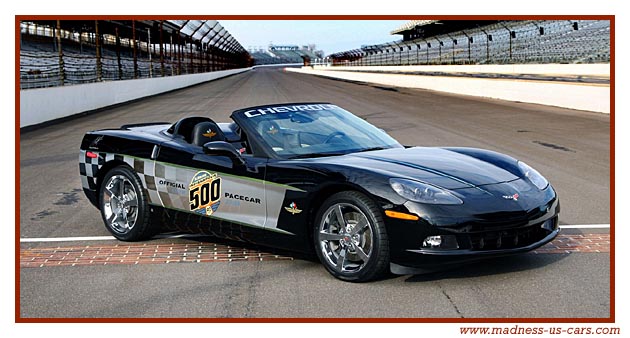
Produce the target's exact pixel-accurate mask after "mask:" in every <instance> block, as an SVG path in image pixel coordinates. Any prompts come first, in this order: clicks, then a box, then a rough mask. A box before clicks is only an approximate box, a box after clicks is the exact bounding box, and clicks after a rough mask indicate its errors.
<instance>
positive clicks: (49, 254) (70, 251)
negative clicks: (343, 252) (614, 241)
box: [20, 234, 610, 268]
mask: <svg viewBox="0 0 630 338" xmlns="http://www.w3.org/2000/svg"><path fill="white" fill-rule="evenodd" d="M606 252H610V235H609V234H581V235H559V236H558V237H557V238H556V239H555V240H554V241H553V242H551V243H549V244H547V245H545V246H543V247H540V248H538V249H536V250H535V251H533V252H532V253H533V254H569V253H606ZM274 260H293V257H290V256H282V255H277V254H273V253H268V252H262V251H258V250H253V249H245V248H240V247H235V246H230V245H223V244H217V243H206V242H200V243H194V244H176V243H167V244H148V243H145V244H128V245H127V244H122V245H121V244H115V245H93V246H92V245H87V246H71V247H60V246H57V247H45V248H44V247H34V248H26V249H21V250H20V267H23V268H37V267H50V266H83V265H118V264H128V265H129V264H167V263H207V262H238V261H274Z"/></svg>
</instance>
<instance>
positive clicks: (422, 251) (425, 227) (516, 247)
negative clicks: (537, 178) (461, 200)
mask: <svg viewBox="0 0 630 338" xmlns="http://www.w3.org/2000/svg"><path fill="white" fill-rule="evenodd" d="M545 206H547V207H545V208H542V207H541V208H536V209H535V210H536V213H532V212H531V211H530V212H523V216H522V217H523V218H522V219H521V220H519V221H516V220H515V219H514V218H512V219H509V218H506V219H505V221H504V222H499V221H497V220H496V219H495V220H493V221H492V222H491V223H488V222H487V223H481V222H475V221H473V220H472V219H471V221H469V222H464V223H458V224H455V225H451V226H448V225H446V226H434V225H431V224H429V223H428V222H426V221H424V220H422V219H421V220H420V221H413V222H412V221H402V220H392V219H389V220H386V226H387V231H388V236H389V239H390V260H391V263H392V264H391V270H392V272H393V273H395V274H415V273H422V272H429V271H436V270H443V269H445V268H448V266H451V265H461V264H462V263H466V262H471V261H477V260H481V259H485V258H490V257H498V256H506V255H513V254H518V253H523V252H528V251H531V250H534V249H536V248H538V247H541V246H543V245H545V244H547V243H549V242H551V241H552V240H553V239H554V238H555V237H556V236H557V235H558V233H559V232H560V228H559V226H558V214H559V212H560V205H559V202H558V200H557V198H554V199H553V200H551V201H549V202H548V203H546V204H545ZM543 210H544V211H543ZM458 219H461V215H458ZM427 238H439V239H440V240H439V241H437V243H440V242H441V244H437V245H436V244H435V243H429V244H427V243H426V242H425V239H427Z"/></svg>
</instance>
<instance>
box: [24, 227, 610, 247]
mask: <svg viewBox="0 0 630 338" xmlns="http://www.w3.org/2000/svg"><path fill="white" fill-rule="evenodd" d="M560 228H561V229H607V228H610V224H577V225H561V226H560ZM195 237H208V236H207V235H197V234H178V235H169V234H163V235H157V236H155V238H195ZM115 239H116V238H114V237H113V236H92V237H52V238H46V237H40V238H20V243H45V242H82V241H83V242H85V241H112V240H115Z"/></svg>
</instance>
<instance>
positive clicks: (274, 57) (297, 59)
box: [249, 44, 324, 65]
mask: <svg viewBox="0 0 630 338" xmlns="http://www.w3.org/2000/svg"><path fill="white" fill-rule="evenodd" d="M249 52H250V55H251V56H252V59H253V60H254V64H255V65H267V64H284V63H303V62H305V60H313V59H318V58H321V57H322V56H323V54H324V52H323V51H321V50H316V47H315V45H307V46H301V47H300V46H297V45H273V44H270V45H269V47H268V48H267V50H262V49H257V50H251V49H250V50H249Z"/></svg>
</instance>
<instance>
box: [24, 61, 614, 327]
mask: <svg viewBox="0 0 630 338" xmlns="http://www.w3.org/2000/svg"><path fill="white" fill-rule="evenodd" d="M300 101H325V102H331V103H334V104H337V105H339V106H341V107H344V108H345V109H347V110H349V111H351V112H353V113H355V114H357V115H359V116H361V117H363V118H366V119H367V120H368V121H369V122H371V123H373V124H375V125H377V126H378V127H380V128H383V129H384V130H386V131H387V132H388V133H389V134H390V135H392V136H393V137H394V138H396V139H398V140H399V141H400V142H401V143H403V144H407V145H422V146H470V147H480V148H486V149H491V150H496V151H499V152H503V153H506V154H509V155H512V156H514V157H516V158H519V159H522V160H524V161H525V162H527V163H528V164H530V165H532V166H533V167H535V168H537V169H538V170H539V171H540V172H541V173H543V174H544V175H545V176H546V177H547V178H548V179H549V181H550V182H551V183H552V184H553V185H554V187H555V188H556V190H557V191H558V194H559V196H560V199H561V205H562V211H561V216H560V223H561V224H606V223H609V222H610V116H608V115H605V114H599V113H591V112H583V111H575V110H569V109H562V108H556V107H548V106H541V105H534V104H524V103H513V102H505V101H499V100H491V99H479V98H471V97H465V96H457V95H449V94H443V93H436V92H432V91H426V90H413V89H401V88H389V87H379V86H373V85H367V84H356V83H348V82H343V81H336V80H331V79H325V78H320V77H315V76H310V75H303V74H295V73H288V72H283V71H282V70H280V69H262V68H259V69H256V70H253V71H250V72H246V73H243V74H239V75H234V76H231V77H228V78H224V79H221V80H217V81H213V82H209V83H205V84H201V85H197V86H194V87H190V88H187V89H183V90H178V91H175V92H171V93H167V94H163V95H159V96H155V97H151V98H147V99H143V100H140V101H137V102H134V103H130V104H125V105H121V106H118V107H114V108H111V109H105V110H103V111H100V112H98V113H94V114H91V115H88V116H84V117H80V118H76V119H73V120H70V121H66V122H63V123H59V124H55V125H51V126H47V127H44V128H40V129H37V130H34V131H30V132H26V133H22V134H21V139H20V237H21V238H33V237H73V236H105V235H109V233H108V232H107V231H106V230H105V228H104V225H103V224H102V220H101V218H100V214H99V212H98V210H97V209H95V208H94V207H92V206H91V205H90V204H89V202H88V201H87V199H86V198H85V197H84V196H83V193H82V191H81V183H80V180H79V175H78V149H79V144H80V142H81V138H82V136H83V134H84V133H85V132H86V131H89V130H94V129H102V128H110V127H114V128H115V127H119V126H120V125H123V124H127V123H141V122H150V121H166V122H173V121H176V120H177V119H179V118H181V117H184V116H193V115H207V116H210V117H212V118H213V119H214V120H215V121H217V122H224V121H228V119H229V114H230V113H231V111H233V110H235V109H238V108H243V107H247V106H253V105H260V104H267V103H278V102H300ZM581 231H582V232H584V233H592V232H598V231H589V230H584V229H582V230H581ZM154 241H160V240H154ZM177 241H179V242H181V243H190V241H191V240H190V239H179V240H177ZM149 243H153V241H149ZM57 245H61V244H58V243H52V244H51V243H37V244H34V243H22V244H21V248H22V249H27V248H29V247H42V246H57ZM64 245H70V244H67V243H66V244H64ZM72 245H89V243H78V244H77V243H73V244H72ZM609 262H610V259H609V254H608V253H571V254H538V255H536V254H526V255H521V256H515V257H509V258H499V259H494V260H491V261H487V262H482V263H478V264H474V265H471V266H467V267H464V268H461V269H457V270H453V271H446V272H440V273H434V274H430V275H420V276H397V277H390V278H385V279H383V280H380V281H376V282H372V283H368V284H349V283H343V282H340V281H338V280H335V279H334V278H332V277H331V276H329V275H328V274H327V273H326V271H325V270H324V268H323V267H322V266H321V265H319V264H317V263H315V262H313V261H309V260H304V259H295V260H287V261H269V262H266V261H261V262H249V261H244V262H217V263H207V264H204V263H200V264H180V263H175V264H151V265H112V266H74V267H73V266H63V267H45V268H22V269H21V270H20V305H21V307H20V315H21V317H24V318H31V317H40V318H41V317H195V318H212V317H328V318H332V317H335V318H338V317H413V318H422V317H431V318H435V317H453V318H459V317H475V318H479V317H515V318H518V317H537V318H548V317H573V318H576V317H600V318H601V317H608V316H609V314H610V285H609V271H610V266H609Z"/></svg>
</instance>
